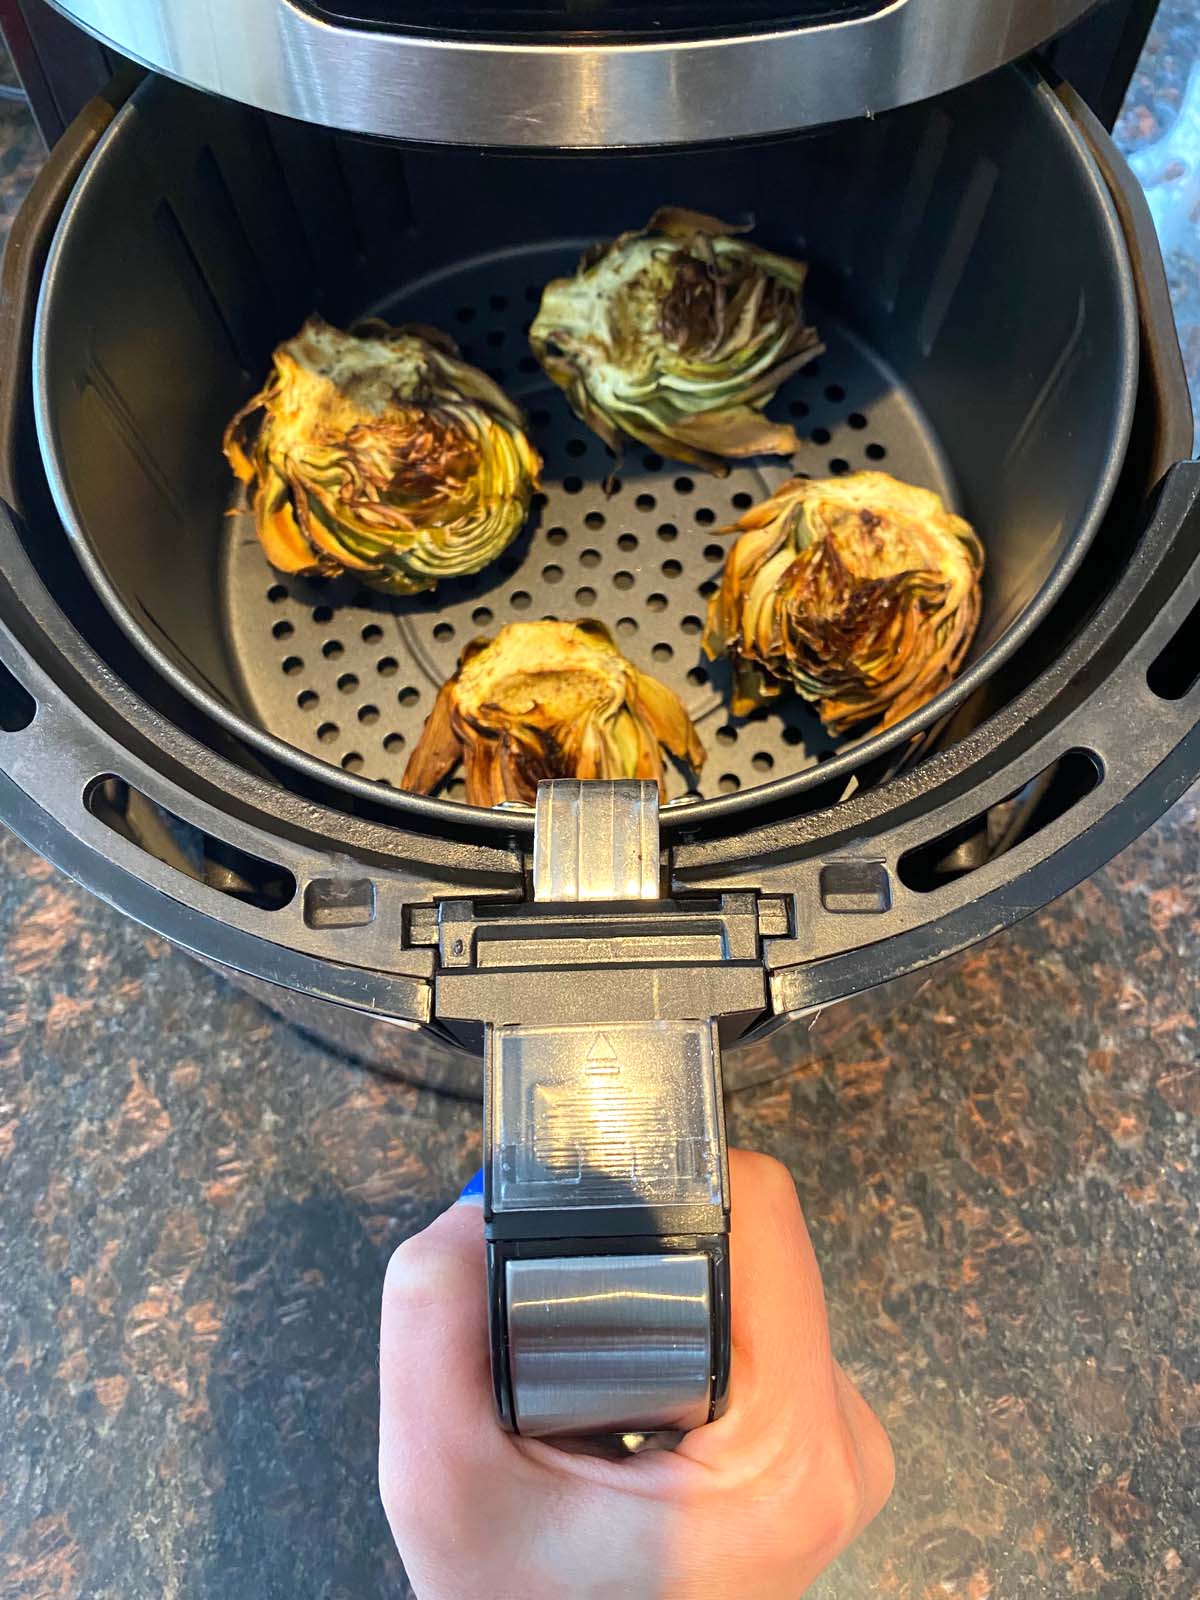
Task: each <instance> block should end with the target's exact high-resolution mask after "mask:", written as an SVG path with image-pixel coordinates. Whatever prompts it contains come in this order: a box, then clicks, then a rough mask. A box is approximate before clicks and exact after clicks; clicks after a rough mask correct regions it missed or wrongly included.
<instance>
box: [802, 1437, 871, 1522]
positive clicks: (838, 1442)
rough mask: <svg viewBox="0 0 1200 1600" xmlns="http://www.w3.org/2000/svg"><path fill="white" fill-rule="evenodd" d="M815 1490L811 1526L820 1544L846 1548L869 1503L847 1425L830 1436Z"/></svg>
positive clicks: (860, 1466)
mask: <svg viewBox="0 0 1200 1600" xmlns="http://www.w3.org/2000/svg"><path fill="white" fill-rule="evenodd" d="M814 1489H815V1493H814V1495H813V1499H812V1502H811V1510H812V1523H811V1529H812V1533H813V1535H814V1537H815V1540H816V1542H817V1546H818V1548H819V1549H821V1550H828V1551H831V1552H836V1551H839V1550H842V1549H844V1548H845V1546H846V1545H847V1544H849V1542H850V1540H851V1539H852V1538H853V1537H854V1533H855V1531H856V1529H857V1528H858V1525H859V1523H860V1522H861V1520H862V1516H863V1509H864V1505H865V1484H864V1482H863V1469H862V1464H861V1462H860V1460H859V1457H858V1452H857V1451H856V1450H855V1448H854V1443H853V1441H852V1440H851V1438H850V1435H849V1432H848V1430H846V1429H845V1428H840V1429H838V1430H837V1433H836V1435H835V1437H833V1438H832V1439H830V1441H829V1446H828V1450H827V1452H826V1459H825V1460H824V1462H823V1463H822V1466H821V1471H820V1473H819V1476H818V1479H817V1482H816V1484H815V1485H814Z"/></svg>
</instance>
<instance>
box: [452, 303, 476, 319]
mask: <svg viewBox="0 0 1200 1600" xmlns="http://www.w3.org/2000/svg"><path fill="white" fill-rule="evenodd" d="M454 320H455V321H456V322H474V321H475V307H474V306H459V308H458V310H457V311H456V312H455V313H454Z"/></svg>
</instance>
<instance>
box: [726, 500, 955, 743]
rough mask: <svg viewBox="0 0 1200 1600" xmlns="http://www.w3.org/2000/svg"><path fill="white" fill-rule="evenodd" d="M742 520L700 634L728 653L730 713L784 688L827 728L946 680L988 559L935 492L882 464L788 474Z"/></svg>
mask: <svg viewBox="0 0 1200 1600" xmlns="http://www.w3.org/2000/svg"><path fill="white" fill-rule="evenodd" d="M738 530H740V531H741V537H740V538H739V539H738V541H737V543H736V544H735V545H734V546H733V548H732V549H731V550H730V552H729V555H728V557H727V559H726V562H725V570H724V573H723V575H722V581H721V587H720V588H719V589H718V590H717V592H716V593H715V594H714V595H713V596H712V598H711V599H710V600H709V603H708V623H707V627H706V629H705V634H704V641H703V643H704V649H705V651H706V653H707V654H708V655H709V656H710V657H712V658H714V659H715V658H716V657H718V656H721V655H728V656H729V657H730V658H731V660H732V662H733V669H734V693H733V711H734V714H735V715H737V716H745V715H747V714H748V713H749V712H751V711H753V710H754V709H755V708H756V707H757V706H759V705H761V704H763V703H764V701H766V700H769V699H771V698H772V697H774V696H776V695H778V694H781V693H782V692H783V690H784V689H785V688H787V687H791V688H793V689H795V690H796V691H797V692H798V693H799V694H801V695H803V696H804V698H805V699H806V700H810V701H812V702H813V704H814V705H815V706H816V707H817V709H818V711H819V712H820V715H821V720H822V722H823V723H824V724H825V726H826V728H828V730H829V731H830V733H833V734H840V733H845V732H847V731H848V730H849V729H851V728H854V727H856V726H857V725H859V724H860V723H864V722H867V721H873V720H875V719H877V718H878V719H881V720H880V727H881V728H888V727H891V726H892V724H893V723H896V722H899V721H900V719H901V718H902V717H906V716H908V715H909V714H910V712H913V711H917V710H919V709H920V707H921V706H923V705H925V703H926V702H927V701H929V700H931V699H932V698H933V696H934V695H935V694H938V693H939V692H940V691H941V690H942V689H944V688H945V687H946V686H947V684H949V683H950V682H951V681H952V679H953V678H954V676H955V674H956V673H957V672H958V670H959V668H960V667H961V665H962V662H963V658H964V656H965V655H966V652H967V649H968V647H969V646H970V643H971V639H972V637H973V636H974V633H975V629H976V626H977V625H978V622H979V611H980V578H981V576H982V573H983V560H984V558H983V546H982V545H981V544H980V542H979V539H978V538H977V537H976V535H975V533H974V531H973V529H972V528H971V526H970V524H969V523H967V522H964V521H963V519H962V518H961V517H957V516H955V515H954V514H953V512H950V511H947V509H946V507H945V506H944V505H943V503H942V500H941V498H940V496H938V495H936V494H934V493H932V492H931V491H930V490H928V489H917V488H914V487H913V486H912V485H911V484H907V483H900V482H899V481H898V480H897V479H895V478H892V477H890V476H889V475H888V474H887V473H885V472H859V473H854V474H851V475H849V476H847V477H843V478H827V479H821V480H813V481H809V480H808V479H805V478H793V479H792V480H791V481H790V482H788V483H785V484H783V486H782V487H781V488H779V489H777V490H776V491H775V493H774V494H773V495H771V497H770V498H769V499H768V500H764V501H763V502H762V503H761V504H760V505H757V506H753V507H751V509H750V510H749V511H747V512H746V514H745V515H744V516H743V517H742V518H741V520H740V521H739V522H738V523H737V524H736V526H735V527H734V528H731V529H727V530H726V531H727V532H731V533H732V532H737V531H738Z"/></svg>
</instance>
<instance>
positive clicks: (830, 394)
mask: <svg viewBox="0 0 1200 1600" xmlns="http://www.w3.org/2000/svg"><path fill="white" fill-rule="evenodd" d="M825 398H826V400H832V401H833V403H834V405H835V406H836V405H840V404H841V402H842V401H843V400H844V399H845V398H846V391H845V389H843V388H842V386H841V384H840V383H829V384H826V386H825Z"/></svg>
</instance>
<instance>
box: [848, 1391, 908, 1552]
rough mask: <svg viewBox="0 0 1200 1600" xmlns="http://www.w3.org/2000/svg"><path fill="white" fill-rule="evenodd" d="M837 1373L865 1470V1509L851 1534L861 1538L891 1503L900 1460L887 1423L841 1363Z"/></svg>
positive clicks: (859, 1457)
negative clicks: (895, 1451) (884, 1423)
mask: <svg viewBox="0 0 1200 1600" xmlns="http://www.w3.org/2000/svg"><path fill="white" fill-rule="evenodd" d="M836 1373H837V1386H838V1398H839V1400H840V1402H841V1407H842V1414H843V1416H844V1417H845V1419H846V1426H847V1428H848V1429H849V1431H850V1434H851V1437H852V1438H853V1440H854V1446H855V1451H856V1453H857V1455H858V1460H859V1466H860V1471H861V1495H862V1509H861V1511H860V1513H859V1516H858V1519H857V1523H856V1526H855V1528H854V1532H853V1534H852V1535H851V1537H852V1538H857V1537H858V1535H859V1534H860V1533H861V1532H862V1530H863V1529H864V1528H865V1527H866V1526H867V1524H868V1523H869V1522H871V1521H873V1520H874V1518H875V1517H877V1516H878V1515H879V1513H880V1512H881V1511H882V1510H883V1508H884V1506H885V1505H886V1504H887V1502H888V1499H889V1497H890V1496H891V1493H892V1487H893V1485H894V1484H895V1481H896V1462H895V1457H894V1456H893V1454H892V1445H891V1440H890V1439H889V1438H888V1436H887V1431H886V1430H885V1428H884V1426H883V1423H882V1422H880V1420H879V1418H878V1417H877V1416H876V1415H875V1413H874V1412H873V1411H872V1410H871V1407H870V1406H869V1405H868V1404H867V1402H866V1401H865V1400H864V1399H863V1397H862V1395H861V1394H860V1393H859V1392H858V1389H857V1388H856V1387H855V1385H854V1383H853V1382H852V1380H851V1379H850V1378H849V1377H848V1376H847V1375H846V1373H845V1372H844V1371H843V1369H842V1368H841V1367H840V1366H838V1367H836Z"/></svg>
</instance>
